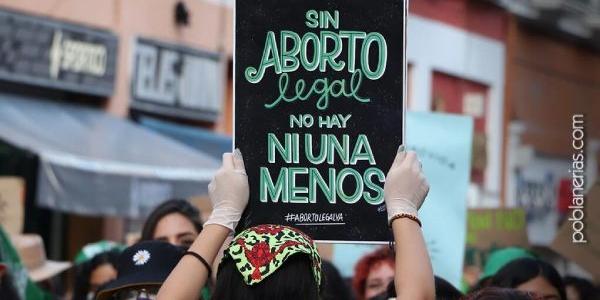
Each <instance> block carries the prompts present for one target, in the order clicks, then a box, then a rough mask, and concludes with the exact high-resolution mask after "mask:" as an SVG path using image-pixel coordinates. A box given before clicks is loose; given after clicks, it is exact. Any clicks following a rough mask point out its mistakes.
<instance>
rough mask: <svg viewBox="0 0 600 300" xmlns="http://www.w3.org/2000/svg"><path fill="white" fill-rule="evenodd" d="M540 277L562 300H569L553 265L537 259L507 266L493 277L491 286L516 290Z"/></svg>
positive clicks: (514, 261) (522, 260)
mask: <svg viewBox="0 0 600 300" xmlns="http://www.w3.org/2000/svg"><path fill="white" fill-rule="evenodd" d="M538 276H541V277H543V278H544V279H546V280H547V281H548V282H549V283H550V284H551V285H552V286H553V287H554V288H556V290H557V291H558V293H559V295H560V298H561V299H562V300H566V299H567V296H566V293H565V286H564V284H563V281H562V279H561V278H560V275H559V274H558V271H556V269H555V268H554V267H553V266H552V265H551V264H549V263H547V262H545V261H543V260H540V259H536V258H528V257H527V258H520V259H516V260H513V261H512V262H510V263H508V264H506V265H505V266H504V267H502V268H501V269H500V270H498V272H497V273H496V275H494V276H492V281H491V283H490V285H491V286H496V287H505V288H516V287H517V286H519V285H521V284H523V283H525V282H527V281H529V280H531V279H534V278H536V277H538Z"/></svg>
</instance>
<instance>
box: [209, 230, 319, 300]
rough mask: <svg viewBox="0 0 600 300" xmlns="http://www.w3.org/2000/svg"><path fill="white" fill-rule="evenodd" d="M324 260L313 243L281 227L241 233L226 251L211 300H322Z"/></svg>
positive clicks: (300, 233)
mask: <svg viewBox="0 0 600 300" xmlns="http://www.w3.org/2000/svg"><path fill="white" fill-rule="evenodd" d="M320 287H321V258H320V256H319V254H318V252H317V249H316V246H315V244H314V242H313V241H312V239H311V238H310V237H308V236H307V235H306V234H304V233H302V232H301V231H299V230H297V229H294V228H290V227H286V226H281V225H259V226H256V227H252V228H249V229H246V230H244V231H242V232H241V233H240V234H238V235H237V236H236V237H235V238H234V239H233V241H232V242H231V244H230V246H229V247H228V248H227V249H226V250H225V253H224V256H223V260H222V262H221V264H220V265H219V272H218V275H217V283H216V286H215V291H214V295H213V298H212V299H217V300H219V299H286V300H293V299H309V300H310V299H315V300H316V299H319V291H320Z"/></svg>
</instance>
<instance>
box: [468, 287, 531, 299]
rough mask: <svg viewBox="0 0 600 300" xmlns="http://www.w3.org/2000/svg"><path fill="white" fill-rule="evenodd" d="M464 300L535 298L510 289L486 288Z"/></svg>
mask: <svg viewBox="0 0 600 300" xmlns="http://www.w3.org/2000/svg"><path fill="white" fill-rule="evenodd" d="M462 299H464V300H534V299H535V298H534V297H533V296H532V295H531V294H529V293H525V292H521V291H517V290H514V289H509V288H498V287H486V288H483V289H480V290H478V291H476V292H473V293H470V294H468V295H467V296H465V297H464V298H462Z"/></svg>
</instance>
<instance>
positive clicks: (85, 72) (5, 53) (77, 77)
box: [0, 10, 117, 96]
mask: <svg viewBox="0 0 600 300" xmlns="http://www.w3.org/2000/svg"><path fill="white" fill-rule="evenodd" d="M0 45H1V47H0V79H1V80H6V81H12V82H18V83H25V84H30V85H35V86H42V87H47V88H54V89H61V90H67V91H73V92H78V93H83V94H92V95H98V96H110V95H112V93H113V89H114V80H115V66H116V58H117V37H116V36H115V35H113V34H111V33H108V32H106V31H100V30H96V29H91V28H87V27H82V26H78V25H74V24H67V23H62V22H57V21H51V20H48V19H44V18H38V17H33V16H27V15H23V14H20V13H15V12H10V11H5V10H0Z"/></svg>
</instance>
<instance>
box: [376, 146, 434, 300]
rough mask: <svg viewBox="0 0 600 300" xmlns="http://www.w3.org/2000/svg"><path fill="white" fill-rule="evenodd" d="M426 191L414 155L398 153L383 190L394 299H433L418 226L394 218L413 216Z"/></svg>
mask: <svg viewBox="0 0 600 300" xmlns="http://www.w3.org/2000/svg"><path fill="white" fill-rule="evenodd" d="M428 192H429V184H428V183H427V180H426V179H425V177H424V176H423V172H422V170H421V163H420V162H419V160H418V159H417V156H416V154H415V153H414V152H412V151H410V152H408V153H407V152H404V151H401V152H399V153H398V154H397V155H396V158H395V160H394V163H393V164H392V167H391V168H390V171H389V172H388V175H387V177H386V182H385V187H384V195H385V203H386V207H387V211H388V222H389V221H391V222H392V224H391V226H392V231H393V233H394V241H395V245H396V246H395V247H396V248H395V250H396V267H395V269H396V276H395V279H394V285H395V287H396V295H397V299H402V300H403V299H410V300H412V299H419V300H420V299H423V300H428V299H435V284H434V279H433V270H432V268H431V262H430V260H429V255H428V253H427V247H426V246H425V240H424V239H423V234H422V232H421V227H420V226H419V224H418V223H417V222H415V221H414V220H411V219H410V218H406V217H402V218H394V217H395V216H397V215H402V214H405V215H406V214H408V215H411V216H414V217H416V216H417V210H418V209H419V208H420V207H421V204H423V201H424V200H425V197H426V196H427V193H428Z"/></svg>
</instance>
